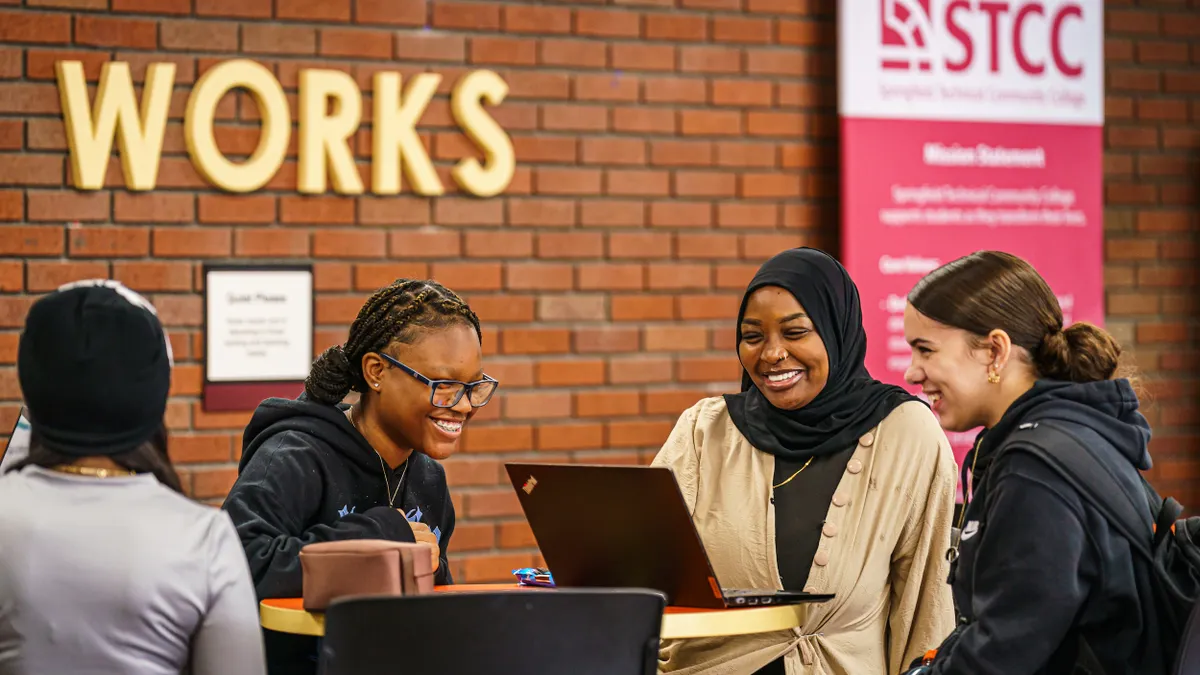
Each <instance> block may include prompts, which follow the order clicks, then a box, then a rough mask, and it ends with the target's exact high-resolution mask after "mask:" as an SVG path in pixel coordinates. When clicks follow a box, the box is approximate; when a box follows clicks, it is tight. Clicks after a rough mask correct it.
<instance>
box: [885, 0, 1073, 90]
mask: <svg viewBox="0 0 1200 675" xmlns="http://www.w3.org/2000/svg"><path fill="white" fill-rule="evenodd" d="M880 3H881V5H882V12H881V14H880V29H881V35H880V46H881V49H880V53H881V63H880V65H881V66H882V67H883V69H884V70H891V71H897V70H901V71H903V70H907V71H918V72H930V71H933V70H934V68H935V64H936V68H937V69H939V70H941V71H944V72H949V73H961V72H963V71H966V70H969V69H970V68H971V66H972V65H973V64H974V63H975V60H976V59H977V58H984V59H986V60H987V65H988V70H989V72H992V73H998V72H1000V70H1001V64H1002V63H1003V62H1006V61H1007V58H1006V57H1007V54H1009V53H1011V55H1012V61H1015V62H1016V65H1017V67H1018V68H1020V70H1021V71H1022V72H1023V73H1025V74H1026V75H1030V76H1035V77H1036V76H1040V75H1042V74H1043V73H1045V72H1046V71H1047V69H1051V68H1052V69H1054V70H1055V71H1057V72H1058V73H1060V74H1061V75H1062V76H1063V77H1065V78H1068V79H1076V78H1079V77H1080V76H1082V75H1083V66H1082V64H1081V63H1079V62H1076V61H1074V60H1073V59H1071V58H1069V56H1068V55H1067V54H1066V53H1065V52H1064V49H1063V47H1064V36H1063V31H1064V27H1065V26H1066V25H1067V24H1068V22H1071V21H1080V20H1082V18H1083V8H1082V7H1081V6H1080V5H1079V4H1076V3H1073V2H1067V3H1063V4H1061V5H1060V6H1059V7H1058V8H1057V10H1055V11H1053V12H1050V13H1048V11H1047V7H1046V4H1047V3H1044V2H1038V1H1036V0H1034V1H1031V2H1001V1H997V0H952V1H951V2H949V3H946V5H945V9H944V10H942V11H940V12H936V13H935V12H934V11H933V7H932V5H933V3H932V0H880ZM939 4H940V3H939ZM1010 17H1011V20H1009V19H1010ZM980 19H982V21H980ZM981 23H982V25H983V27H984V28H985V30H979V27H980V24H981ZM972 29H974V30H972ZM1034 41H1045V47H1044V48H1042V49H1032V48H1031V47H1033V46H1034V45H1033V42H1034ZM955 43H956V44H957V45H958V46H959V52H960V53H961V56H960V55H958V54H954V55H947V54H943V53H942V50H941V49H939V47H940V46H942V45H946V46H949V45H951V44H955ZM1038 47H1041V45H1038ZM1034 54H1047V57H1046V58H1039V57H1038V56H1035V55H1034Z"/></svg>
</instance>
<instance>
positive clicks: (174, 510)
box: [0, 467, 266, 675]
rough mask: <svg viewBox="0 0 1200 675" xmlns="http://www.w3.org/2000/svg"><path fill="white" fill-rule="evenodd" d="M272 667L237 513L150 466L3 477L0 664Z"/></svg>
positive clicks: (30, 672) (148, 672)
mask: <svg viewBox="0 0 1200 675" xmlns="http://www.w3.org/2000/svg"><path fill="white" fill-rule="evenodd" d="M189 664H190V669H191V670H190V672H191V674H192V675H218V674H220V675H264V674H265V672H266V666H265V659H264V656H263V646H262V632H261V630H260V628H259V625H258V610H257V603H256V601H255V596H254V588H253V586H252V584H251V581H250V571H249V567H248V565H247V562H246V557H245V554H244V553H243V552H242V547H241V545H240V543H239V542H238V538H237V534H236V532H235V531H234V528H233V524H232V523H231V522H230V520H229V516H227V515H226V514H225V513H223V512H221V511H219V510H217V509H214V508H211V507H207V506H204V505H202V504H198V503H195V502H192V501H189V500H188V499H186V498H184V497H183V496H181V495H179V494H176V493H175V492H172V491H171V490H169V489H168V488H166V487H165V486H163V485H162V484H160V483H159V482H158V481H157V480H156V479H155V478H154V477H153V476H150V475H138V476H130V477H121V478H94V477H88V476H76V475H73V474H64V473H59V472H54V471H48V470H43V469H39V468H36V467H29V468H26V469H23V470H22V471H20V472H19V473H9V474H6V475H4V476H3V477H0V675H38V674H42V673H55V674H57V673H80V674H83V673H97V674H98V673H137V674H139V675H160V674H161V675H167V674H170V675H178V674H179V673H180V672H181V671H182V670H183V669H184V668H185V667H188V666H189Z"/></svg>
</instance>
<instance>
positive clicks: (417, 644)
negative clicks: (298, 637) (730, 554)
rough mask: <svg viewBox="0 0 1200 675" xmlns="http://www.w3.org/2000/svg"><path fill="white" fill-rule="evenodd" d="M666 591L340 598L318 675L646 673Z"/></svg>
mask: <svg viewBox="0 0 1200 675" xmlns="http://www.w3.org/2000/svg"><path fill="white" fill-rule="evenodd" d="M665 607H666V597H665V596H664V595H662V594H661V593H659V592H657V591H650V590H643V589H619V590H618V589H570V590H565V589H558V590H529V591H503V592H476V591H469V592H460V593H454V592H439V593H434V594H431V595H418V596H401V597H369V598H347V599H345V600H341V601H337V602H334V603H333V604H332V605H331V606H330V607H329V610H328V611H327V612H326V613H325V638H324V640H323V641H322V646H321V673H322V675H385V674H386V675H446V674H452V673H463V674H464V675H465V674H469V675H653V674H654V673H656V672H657V665H658V642H659V634H660V631H661V627H662V615H663V610H664V609H665Z"/></svg>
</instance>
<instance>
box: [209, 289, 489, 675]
mask: <svg viewBox="0 0 1200 675" xmlns="http://www.w3.org/2000/svg"><path fill="white" fill-rule="evenodd" d="M481 340H482V333H481V331H480V327H479V319H478V317H476V316H475V313H474V312H472V311H471V309H470V307H468V306H467V304H466V303H465V302H463V301H462V300H461V299H460V298H459V297H458V296H457V295H455V294H454V293H452V292H451V291H449V290H447V289H446V288H444V287H443V286H441V285H440V284H438V283H436V282H434V281H418V280H409V279H400V280H397V281H396V282H395V283H393V284H392V285H390V286H388V287H387V288H383V289H381V290H379V291H377V292H376V293H375V294H374V295H372V296H371V297H370V298H369V299H368V300H367V302H366V304H365V305H363V307H362V310H361V311H359V313H358V317H357V318H356V319H355V320H354V323H353V324H351V326H350V335H349V338H348V339H347V340H346V344H345V345H341V346H337V347H333V348H331V349H329V350H328V351H326V352H325V353H324V354H322V355H321V356H320V357H319V358H318V359H317V360H316V362H315V363H313V367H312V371H311V372H310V374H309V377H308V380H307V381H306V382H305V391H304V393H303V394H301V396H300V397H299V398H298V399H297V400H290V399H278V398H272V399H267V400H265V401H263V402H262V404H261V405H259V407H258V409H257V410H256V411H255V413H254V416H253V417H252V418H251V420H250V424H249V425H248V426H247V427H246V430H245V432H244V434H243V436H242V458H241V463H240V465H239V467H238V469H239V475H238V479H237V482H236V483H235V484H234V486H233V488H232V490H231V491H230V493H229V496H228V498H227V499H226V501H225V505H224V509H225V510H226V511H228V512H229V515H230V516H231V517H232V518H233V522H234V524H235V525H236V526H237V531H238V535H239V537H240V538H241V541H242V546H243V548H244V549H245V551H246V557H247V558H248V559H249V561H250V571H251V574H252V575H253V578H254V585H255V590H256V592H257V594H258V597H259V598H260V599H261V598H273V597H298V596H300V595H301V592H302V583H301V571H300V561H299V553H300V549H301V548H302V547H303V546H304V545H306V544H311V543H313V542H319V541H333V540H344V539H388V540H392V541H406V542H413V541H418V542H424V543H428V544H431V545H432V546H433V548H434V551H435V552H434V553H433V563H434V568H435V583H437V584H440V585H444V584H450V583H452V579H451V576H450V571H449V569H448V566H447V562H446V550H447V547H448V545H449V542H450V537H451V535H452V534H453V533H454V506H453V504H452V503H451V501H450V495H449V493H448V491H447V488H446V474H445V471H444V469H443V468H442V466H441V465H440V464H438V462H437V461H436V460H441V459H445V458H447V457H449V456H450V455H451V454H453V453H454V451H455V450H456V449H457V448H458V442H459V437H460V435H461V434H462V430H463V426H464V425H465V424H466V422H467V421H468V420H469V419H471V417H472V416H473V415H474V414H475V412H476V410H477V409H478V408H480V407H481V406H483V405H486V404H487V402H488V401H489V400H490V399H491V397H492V395H493V394H494V393H495V391H496V388H497V386H498V383H497V382H496V380H494V379H492V378H490V377H488V376H487V375H485V374H484V372H483V366H482V349H481V346H480V345H481ZM351 391H355V392H358V400H357V401H356V402H355V403H354V404H353V405H346V404H345V403H343V402H342V399H344V398H346V396H347V395H348V394H349V393H350V392H351ZM266 644H267V659H268V665H269V668H270V672H271V673H273V674H274V673H300V672H306V673H311V672H315V670H316V648H315V647H316V644H315V641H314V640H312V639H311V638H300V637H297V636H287V635H282V634H276V633H272V632H269V631H268V632H267V633H266Z"/></svg>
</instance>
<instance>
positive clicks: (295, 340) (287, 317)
mask: <svg viewBox="0 0 1200 675" xmlns="http://www.w3.org/2000/svg"><path fill="white" fill-rule="evenodd" d="M203 271H204V390H203V400H204V409H205V410H206V411H209V412H223V411H224V412H227V411H244V410H253V409H254V408H255V407H257V406H258V404H259V403H260V402H261V401H262V400H263V399H265V398H270V397H274V396H279V397H288V398H294V397H296V396H298V395H299V394H300V392H301V391H303V390H304V380H305V378H307V377H308V371H309V368H310V367H311V366H312V361H313V308H314V296H313V268H312V265H237V264H210V265H205V266H204V268H203Z"/></svg>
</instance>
